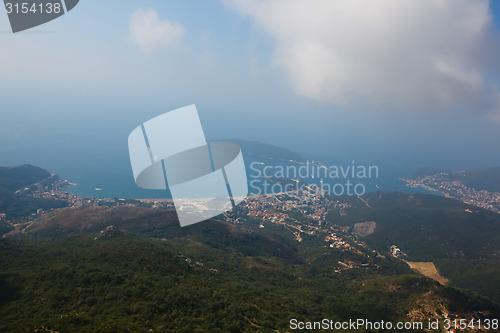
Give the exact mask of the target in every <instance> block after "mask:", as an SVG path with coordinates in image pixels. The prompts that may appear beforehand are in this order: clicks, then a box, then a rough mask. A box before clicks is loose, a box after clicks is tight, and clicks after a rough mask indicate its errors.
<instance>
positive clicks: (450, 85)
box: [225, 0, 497, 109]
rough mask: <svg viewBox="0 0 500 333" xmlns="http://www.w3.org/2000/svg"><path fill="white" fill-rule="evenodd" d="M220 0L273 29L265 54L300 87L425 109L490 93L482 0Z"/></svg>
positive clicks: (487, 25) (310, 93)
mask: <svg viewBox="0 0 500 333" xmlns="http://www.w3.org/2000/svg"><path fill="white" fill-rule="evenodd" d="M225 2H226V4H227V5H228V6H230V7H232V8H235V9H236V10H238V11H239V12H241V13H242V14H244V15H248V16H249V17H250V18H251V19H252V20H253V21H254V22H255V23H256V25H257V26H258V27H260V28H261V29H263V30H264V31H265V32H266V33H268V34H269V35H271V36H272V37H273V39H274V40H275V43H276V44H275V50H274V53H273V63H274V64H275V65H277V66H279V67H281V68H283V69H285V71H286V73H287V74H288V75H289V78H290V81H291V83H292V85H293V86H294V88H295V89H296V91H297V92H298V93H300V94H301V95H303V96H306V97H309V98H312V99H316V100H326V101H333V102H335V103H340V104H343V103H350V102H353V101H362V102H363V103H367V104H368V105H377V106H385V105H393V106H403V107H404V106H410V107H415V106H418V107H424V108H433V109H434V108H450V107H454V106H457V105H461V106H464V105H466V107H469V106H472V105H477V104H481V105H482V106H483V107H487V104H488V103H490V102H491V101H493V100H495V99H496V98H494V97H493V96H494V95H496V91H495V89H494V88H492V86H490V83H488V82H487V80H485V77H486V75H485V74H486V73H488V71H489V70H490V68H488V67H489V66H491V63H489V64H488V62H487V61H485V60H487V58H488V54H489V53H490V54H491V52H492V50H491V48H492V47H493V46H492V45H491V38H493V37H492V36H493V27H492V17H491V14H490V12H489V3H488V1H487V0H425V1H423V0H404V1H400V0H377V1H373V0H370V1H366V0H335V1H332V0H308V1H305V0H226V1H225ZM495 48H497V47H496V46H495Z"/></svg>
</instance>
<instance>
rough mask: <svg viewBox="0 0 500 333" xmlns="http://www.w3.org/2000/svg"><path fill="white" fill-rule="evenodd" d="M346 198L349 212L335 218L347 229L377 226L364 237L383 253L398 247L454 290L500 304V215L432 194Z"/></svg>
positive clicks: (341, 211)
mask: <svg viewBox="0 0 500 333" xmlns="http://www.w3.org/2000/svg"><path fill="white" fill-rule="evenodd" d="M363 199H364V200H365V202H363V201H362V200H360V199H358V198H355V197H346V198H342V199H341V200H342V201H343V202H347V203H349V204H350V207H349V208H343V209H333V210H331V211H330V212H329V219H330V221H332V223H335V224H339V225H346V226H350V227H352V226H354V224H356V223H358V222H363V221H374V222H375V223H376V228H375V231H374V232H373V233H372V234H370V235H367V236H366V237H364V239H365V240H366V241H368V242H369V243H370V244H371V245H372V246H374V247H375V248H378V249H379V250H380V251H381V252H385V253H387V252H388V248H389V246H391V245H393V244H394V245H397V246H398V247H399V248H401V249H402V250H403V252H405V253H406V254H407V255H408V256H407V257H406V259H408V260H410V261H432V262H434V263H435V265H436V266H437V268H438V269H439V271H440V272H441V274H442V275H444V276H445V277H447V278H449V279H450V283H451V285H453V286H456V287H460V288H466V289H470V290H473V291H475V292H477V293H479V294H481V295H484V296H486V297H489V298H491V299H493V300H495V301H496V302H499V303H500V293H499V292H498V290H499V289H498V286H499V283H500V280H498V276H500V270H499V267H500V214H497V213H494V212H491V211H488V210H484V209H480V208H477V207H473V206H469V205H467V204H464V203H462V202H460V201H457V200H454V199H448V198H443V197H438V196H434V195H427V194H407V193H385V192H379V193H372V194H367V195H365V196H364V197H363Z"/></svg>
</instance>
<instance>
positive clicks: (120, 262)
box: [0, 222, 492, 332]
mask: <svg viewBox="0 0 500 333" xmlns="http://www.w3.org/2000/svg"><path fill="white" fill-rule="evenodd" d="M208 224H209V225H210V226H203V227H197V228H188V231H183V232H187V237H168V235H165V236H167V237H168V238H164V239H149V238H144V237H140V236H137V235H136V236H134V235H130V234H128V233H126V232H125V233H124V232H121V231H118V232H115V233H113V234H112V235H99V236H97V237H96V234H93V233H90V234H85V233H84V234H78V235H73V236H62V237H56V238H47V237H44V236H39V235H35V236H23V237H22V238H18V239H8V240H6V239H3V240H0V258H1V259H0V272H2V273H1V274H0V331H2V332H16V331H17V332H24V331H33V330H36V329H38V330H41V329H42V327H43V328H46V329H51V330H59V331H61V332H69V331H71V332H76V331H78V332H94V331H99V332H116V331H119V332H146V331H148V330H153V331H156V332H172V331H176V332H208V331H209V332H245V331H271V330H274V329H277V330H279V331H280V332H281V331H284V330H286V329H287V328H288V327H289V320H290V319H291V318H298V319H299V320H320V319H321V318H331V319H333V320H348V319H349V318H368V319H370V320H393V321H395V320H402V319H405V320H408V318H407V317H406V314H407V313H408V312H409V311H410V310H411V309H413V308H414V306H415V304H417V303H418V302H419V301H420V300H422V299H423V298H425V297H428V296H429V292H430V293H431V294H432V295H434V296H435V297H438V298H439V299H441V300H442V302H444V303H445V304H453V303H455V301H456V298H457V297H460V298H462V299H464V300H467V302H465V305H464V306H465V308H464V309H462V310H464V311H466V312H468V311H472V310H483V309H492V305H491V304H488V303H487V302H484V301H480V300H478V299H474V298H471V297H469V296H465V295H464V294H462V293H460V292H459V293H458V294H456V293H454V292H447V291H446V290H447V289H449V288H445V287H442V286H439V285H438V284H437V283H436V282H433V281H431V280H428V279H425V278H422V277H418V276H415V275H397V276H391V275H380V274H379V273H378V272H365V273H364V272H362V271H356V270H353V271H351V272H346V273H345V274H340V275H336V274H334V273H333V272H332V267H333V263H334V262H335V261H336V260H338V258H339V256H341V254H340V253H338V252H335V251H333V252H331V254H330V255H326V256H322V257H321V258H320V259H319V260H313V261H312V262H309V264H306V263H305V261H309V260H306V259H307V258H303V259H304V260H301V262H295V259H293V260H292V261H288V260H286V259H284V258H279V257H276V256H273V255H272V254H270V253H269V251H266V250H264V251H261V252H260V254H261V255H244V254H242V253H241V252H242V251H241V250H244V249H245V248H248V246H247V244H245V242H247V243H250V244H252V243H253V242H256V243H257V244H259V245H260V246H264V245H265V244H264V243H265V242H273V240H272V239H271V238H268V237H265V236H262V237H263V238H261V239H258V238H253V237H250V235H251V233H249V232H247V231H242V234H241V235H240V236H235V237H231V238H228V236H229V235H235V233H234V230H233V229H232V228H233V226H231V225H226V224H224V223H217V222H209V223H208ZM212 226H214V227H215V228H214V229H212ZM179 229H180V228H179ZM219 233H222V235H221V234H219ZM214 235H216V236H215V237H214ZM217 235H219V236H217ZM203 239H206V240H207V239H210V240H211V242H212V243H211V244H207V243H206V242H203V241H202V240H203ZM224 239H225V240H224ZM282 246H283V248H286V247H288V246H289V245H286V244H283V245H282ZM297 251H298V252H299V255H300V253H301V251H300V250H297ZM257 252H259V250H257ZM265 252H268V253H265ZM13 258H15V260H12V259H13ZM462 303H463V302H462Z"/></svg>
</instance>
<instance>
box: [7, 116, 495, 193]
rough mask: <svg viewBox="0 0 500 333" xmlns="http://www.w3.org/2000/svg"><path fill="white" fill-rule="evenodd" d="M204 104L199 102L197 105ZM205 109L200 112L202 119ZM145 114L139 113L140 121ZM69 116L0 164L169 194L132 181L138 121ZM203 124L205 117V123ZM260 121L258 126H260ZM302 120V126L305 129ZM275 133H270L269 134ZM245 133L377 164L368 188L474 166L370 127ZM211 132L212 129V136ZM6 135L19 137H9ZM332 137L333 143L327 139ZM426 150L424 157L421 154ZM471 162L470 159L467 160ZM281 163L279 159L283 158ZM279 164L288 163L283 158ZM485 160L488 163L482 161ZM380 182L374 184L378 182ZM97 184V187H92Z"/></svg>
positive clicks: (18, 145)
mask: <svg viewBox="0 0 500 333" xmlns="http://www.w3.org/2000/svg"><path fill="white" fill-rule="evenodd" d="M201 110H203V108H201ZM203 116H204V113H203V112H200V117H201V118H202V121H203V120H204V119H203V118H204V117H203ZM144 120H147V117H143V119H141V121H144ZM68 123H69V120H68V119H67V117H65V116H64V115H61V117H60V118H54V119H52V121H51V122H50V123H49V124H47V125H45V126H43V127H32V128H30V131H24V134H25V135H26V136H25V137H22V136H20V135H19V136H13V137H10V138H9V137H7V138H6V139H7V141H11V142H10V144H6V145H3V146H1V147H0V154H1V156H2V159H1V161H2V163H1V164H2V165H18V164H24V163H29V164H33V165H36V166H40V167H43V168H45V169H47V170H49V171H51V172H53V173H57V174H59V175H60V176H61V177H62V178H64V179H67V180H69V181H71V182H73V183H76V184H78V186H71V187H69V188H68V189H67V190H68V191H69V192H71V193H74V194H77V195H81V196H89V197H119V198H165V197H170V194H169V193H168V192H166V191H152V190H144V189H141V188H139V187H137V186H136V184H135V182H134V179H133V176H132V171H131V167H130V160H129V156H128V147H127V138H128V134H129V132H130V131H131V130H132V129H133V128H134V126H136V124H133V123H132V121H123V119H121V120H120V121H118V122H117V121H116V119H115V118H113V117H112V118H107V117H90V118H84V119H79V121H78V126H74V127H72V126H68V125H67V124H68ZM206 123H207V126H204V127H205V133H206V135H207V137H208V138H209V139H210V134H212V133H216V131H214V130H213V129H212V128H213V127H215V126H213V124H211V122H210V121H207V122H206ZM204 125H205V123H204ZM262 127H263V126H261V128H262ZM227 129H228V130H227V132H228V135H232V136H229V137H226V138H220V137H218V138H217V137H216V138H214V140H217V139H227V138H231V137H236V138H238V136H236V135H235V133H234V132H235V131H234V129H232V128H231V127H229V125H228V128H227ZM309 130H310V129H309V128H308V126H306V125H304V127H303V131H309ZM269 133H272V134H273V135H271V136H269V135H268V134H269ZM240 134H244V135H245V137H243V139H248V140H259V141H263V142H264V143H272V144H275V145H280V146H281V147H284V148H287V149H289V150H291V151H295V152H298V153H299V154H301V155H302V156H303V157H304V158H306V159H308V160H309V161H314V162H322V163H323V164H324V165H326V166H338V167H348V166H350V165H352V164H353V162H354V164H355V165H364V166H368V165H375V166H377V167H378V170H379V177H378V178H374V179H364V180H362V181H361V182H362V183H363V184H364V185H365V187H366V191H367V192H374V191H378V190H379V188H380V190H383V191H417V190H416V189H412V188H408V187H406V186H405V184H404V183H402V182H401V181H399V178H400V177H408V176H411V175H412V173H413V171H415V170H416V169H418V168H420V167H424V166H433V167H434V166H437V167H446V168H451V169H461V168H466V167H475V166H477V165H476V164H473V163H463V161H453V160H450V159H448V158H446V156H445V155H443V158H441V159H438V158H436V156H439V153H438V152H434V154H432V153H433V152H432V151H430V150H429V149H427V150H425V151H422V152H421V153H420V154H417V153H413V152H412V151H410V150H407V149H403V148H399V149H397V148H395V147H394V146H384V149H379V150H378V152H374V147H373V145H372V144H371V141H370V138H369V137H368V136H369V133H368V135H367V134H366V133H362V132H361V133H357V134H356V135H353V133H348V132H346V133H344V134H345V138H346V140H343V142H348V143H344V144H342V143H340V142H339V141H338V140H337V138H338V135H339V134H338V133H334V134H333V138H332V137H329V134H328V133H323V134H322V133H316V135H315V137H310V138H307V137H308V136H307V135H306V136H305V138H304V137H298V136H297V137H296V136H295V135H293V134H294V132H292V131H286V130H275V131H269V132H267V135H266V136H265V137H264V138H259V134H260V133H257V132H256V131H255V132H254V131H249V132H248V133H244V131H240ZM213 137H214V135H212V138H213ZM10 139H17V140H18V141H17V142H13V140H10ZM329 143H331V144H329ZM425 155H430V156H432V157H431V158H430V159H427V160H425V159H424V158H422V156H425ZM253 161H259V162H264V163H265V164H266V165H276V161H272V160H268V159H264V158H257V157H254V156H247V155H245V162H246V165H247V173H248V175H249V176H251V170H250V169H249V165H250V163H251V162H253ZM469 162H470V161H469ZM281 164H282V163H281ZM283 165H287V164H286V163H285V164H283ZM485 166H487V165H485ZM334 181H336V182H339V183H345V180H344V179H337V180H334ZM377 186H378V187H377ZM96 188H99V189H101V190H96Z"/></svg>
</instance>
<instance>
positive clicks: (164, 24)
mask: <svg viewBox="0 0 500 333" xmlns="http://www.w3.org/2000/svg"><path fill="white" fill-rule="evenodd" d="M185 32H186V31H185V30H184V28H183V26H182V25H180V24H178V23H175V22H170V21H168V20H166V19H162V20H161V19H160V18H159V17H158V13H157V12H156V11H155V10H154V9H148V10H136V11H135V12H134V13H133V14H132V15H131V16H130V38H131V39H132V42H133V43H134V44H135V45H136V46H137V47H139V49H140V50H142V51H145V52H150V51H153V50H154V49H156V48H158V47H161V46H171V45H174V44H175V43H176V42H178V41H179V40H180V39H181V38H182V37H183V36H184V34H185Z"/></svg>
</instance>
